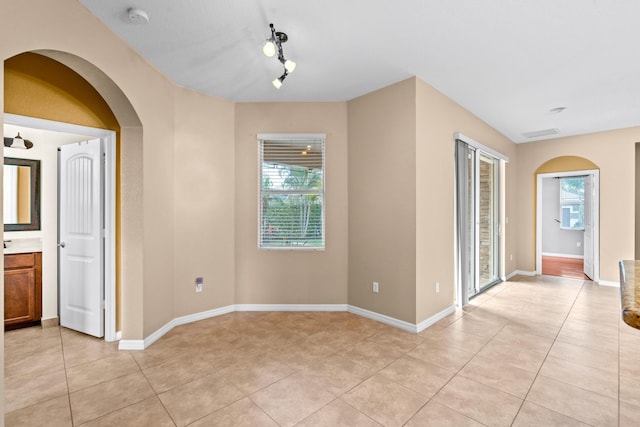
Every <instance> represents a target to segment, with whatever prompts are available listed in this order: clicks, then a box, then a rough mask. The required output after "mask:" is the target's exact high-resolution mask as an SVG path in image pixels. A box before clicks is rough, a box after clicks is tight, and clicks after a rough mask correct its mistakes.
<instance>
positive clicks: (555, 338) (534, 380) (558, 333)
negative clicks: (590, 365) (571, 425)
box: [511, 279, 620, 424]
mask: <svg viewBox="0 0 640 427" xmlns="http://www.w3.org/2000/svg"><path fill="white" fill-rule="evenodd" d="M576 280H577V279H576ZM584 283H585V282H584V281H583V282H582V285H580V290H579V291H578V292H576V295H575V297H574V298H573V302H572V303H571V307H570V308H569V310H568V311H567V314H566V315H565V316H564V320H563V321H562V324H561V325H560V327H559V328H558V332H556V335H555V337H554V338H553V342H552V343H551V346H550V347H549V349H548V350H547V354H546V355H545V356H544V359H542V363H541V364H540V367H539V368H538V372H536V376H535V377H534V378H533V381H531V384H530V385H529V388H528V389H527V392H526V394H525V395H524V397H523V398H522V403H521V404H520V407H519V408H518V412H516V416H515V417H514V418H513V421H512V422H511V423H512V424H513V423H514V422H515V420H516V419H517V418H518V415H519V414H520V411H521V410H522V407H523V406H524V403H525V402H526V401H527V397H529V393H530V392H531V389H532V388H533V385H534V384H535V382H536V380H537V379H538V377H539V376H540V371H541V370H542V367H543V366H544V362H546V360H547V358H548V357H549V353H550V352H551V349H552V348H553V345H554V344H555V342H556V341H557V340H558V336H559V335H560V331H562V327H563V326H564V324H565V323H566V321H567V318H568V317H569V314H570V313H571V310H573V307H574V306H575V304H576V301H577V300H578V297H579V296H580V294H581V293H582V291H583V290H584ZM542 376H544V375H542ZM557 381H559V380H557ZM560 382H563V381H560ZM565 384H566V383H565ZM536 405H539V406H542V407H544V408H545V409H548V410H550V411H553V412H556V413H558V412H557V411H555V410H553V409H551V408H547V407H546V406H543V405H540V404H539V403H536ZM619 405H620V404H619V403H618V406H619ZM562 415H565V416H567V417H569V418H572V419H574V420H575V418H573V417H572V416H570V415H567V414H562ZM577 421H580V422H583V421H581V420H577ZM585 424H586V423H585Z"/></svg>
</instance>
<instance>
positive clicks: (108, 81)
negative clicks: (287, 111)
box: [0, 0, 233, 339]
mask: <svg viewBox="0 0 640 427" xmlns="http://www.w3.org/2000/svg"><path fill="white" fill-rule="evenodd" d="M34 10H37V11H38V13H32V12H33V11H34ZM0 14H1V15H2V16H13V17H19V19H20V21H21V23H22V25H25V26H26V27H25V28H27V27H28V28H29V29H30V30H29V31H28V32H15V31H14V30H12V29H11V28H9V27H7V26H4V27H3V28H2V29H0V58H2V59H3V60H5V59H7V58H10V57H12V56H14V55H16V54H19V53H22V52H27V51H38V52H40V51H41V50H42V49H47V50H50V51H53V52H49V53H47V54H48V55H50V56H52V57H55V58H56V59H58V60H60V61H61V62H63V63H65V64H66V65H69V66H71V67H72V68H73V69H74V70H76V71H77V72H78V73H79V74H81V75H82V76H83V77H85V79H87V80H88V81H89V82H90V83H91V84H92V85H93V86H94V87H96V89H97V90H98V91H99V92H100V94H101V95H102V97H103V98H104V99H105V100H106V101H107V103H108V104H109V106H110V107H111V109H112V110H113V112H114V114H115V116H116V117H117V119H118V122H119V123H120V125H121V127H122V140H121V141H122V151H121V160H122V163H121V164H122V206H121V213H122V235H121V241H122V273H121V274H122V319H121V320H122V332H123V338H124V339H142V338H144V337H146V336H148V335H149V334H151V333H152V332H155V331H156V330H158V329H159V328H160V327H161V326H163V325H164V324H166V323H167V322H168V321H170V320H171V319H173V318H174V317H175V316H176V315H175V313H176V312H179V313H185V312H188V311H190V310H191V307H196V306H197V305H198V303H193V302H192V301H189V300H188V299H187V298H185V299H184V300H178V301H175V300H176V298H175V286H174V282H175V279H176V276H179V277H185V276H191V275H192V274H193V273H195V271H196V270H198V271H199V269H198V268H196V267H192V266H187V267H184V268H183V269H181V270H180V272H177V271H176V268H175V265H176V264H175V263H176V258H175V257H174V254H175V253H176V252H180V253H184V252H186V251H188V250H189V248H190V247H192V245H191V244H190V242H189V243H186V242H185V241H184V240H182V241H181V243H180V244H176V239H177V238H176V237H175V236H176V234H175V233H174V225H175V218H174V214H175V212H176V210H177V209H175V210H174V206H175V203H174V188H175V181H176V180H177V179H183V177H184V175H183V173H182V172H183V170H182V169H176V168H175V162H174V154H175V144H178V143H180V141H177V138H176V129H175V126H174V121H175V120H176V116H175V115H176V114H179V115H180V118H181V120H182V119H183V118H184V117H186V116H188V115H189V112H188V108H189V107H188V103H187V102H180V101H182V100H184V99H185V98H182V97H183V96H185V95H184V93H183V92H182V91H177V87H176V86H175V85H174V84H173V83H171V82H170V81H169V80H168V79H167V78H166V77H165V76H163V75H162V74H160V73H158V72H157V71H156V70H155V68H154V67H152V66H150V64H149V63H147V62H146V61H145V60H144V59H142V58H141V57H140V56H139V55H138V54H137V53H136V52H135V51H134V50H133V49H131V48H130V47H129V46H128V45H127V44H125V43H124V42H123V41H122V40H120V39H119V38H117V37H116V36H115V35H114V34H113V33H112V32H111V31H110V30H109V29H107V28H106V27H105V26H104V25H103V24H102V23H101V22H100V21H99V20H98V19H97V18H96V17H95V16H93V15H92V14H91V13H89V12H88V11H87V10H86V9H85V8H84V7H83V6H82V5H80V4H79V3H78V2H77V1H74V0H51V1H47V2H41V1H37V0H8V1H3V2H2V3H1V5H0ZM86 34H91V37H86ZM61 52H62V53H61ZM123 64H126V66H123ZM3 92H4V89H2V90H0V98H2V97H3ZM216 102H219V101H216V100H212V101H211V103H212V104H216ZM222 104H225V103H222ZM225 105H227V106H226V110H227V111H228V113H226V114H224V115H221V116H218V115H210V114H208V112H207V111H197V112H196V111H194V112H193V114H194V117H197V118H200V119H201V120H200V121H199V123H191V124H192V126H191V130H190V132H193V134H196V135H203V134H206V133H208V132H209V131H210V130H211V128H212V127H215V125H216V124H218V125H219V127H220V129H222V130H221V131H220V133H215V134H214V136H213V137H212V138H213V139H215V140H216V141H217V140H218V139H217V138H218V136H219V137H220V138H227V137H228V136H229V135H232V130H233V123H229V121H228V118H229V114H232V106H231V105H229V104H225ZM224 120H227V121H226V122H225V121H224ZM225 129H226V130H225ZM184 131H185V129H184V128H182V129H181V130H180V131H179V133H180V136H181V135H182V132H184ZM218 148H220V149H221V153H220V154H221V155H222V156H224V155H225V154H227V153H228V152H229V149H228V147H226V148H224V147H218V146H216V147H215V148H214V150H218ZM211 157H216V156H213V155H212V156H211ZM226 241H228V240H226ZM226 241H225V242H226ZM183 245H185V246H183ZM231 250H232V249H231ZM212 255H215V251H214V252H213V254H212ZM221 277H222V281H226V280H228V279H229V273H228V271H227V272H222V273H221ZM212 279H213V278H212ZM214 282H215V280H212V282H211V283H214ZM191 304H193V306H191Z"/></svg>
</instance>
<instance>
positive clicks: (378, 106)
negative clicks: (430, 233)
mask: <svg viewBox="0 0 640 427" xmlns="http://www.w3.org/2000/svg"><path fill="white" fill-rule="evenodd" d="M347 106H348V115H349V304H351V305H354V306H356V307H359V308H363V309H366V310H370V311H373V312H376V313H380V314H384V315H387V316H391V317H394V318H396V319H400V320H404V321H405V322H409V323H415V321H416V313H415V307H416V304H415V296H416V288H415V284H416V251H415V248H416V161H415V156H416V114H415V111H416V90H415V79H414V78H411V79H408V80H404V81H402V82H399V83H396V84H393V85H391V86H388V87H386V88H383V89H380V90H377V91H375V92H372V93H369V94H367V95H363V96H361V97H359V98H356V99H353V100H351V101H349V102H348V103H347ZM372 282H378V283H379V289H380V291H379V293H377V294H376V293H373V292H372Z"/></svg>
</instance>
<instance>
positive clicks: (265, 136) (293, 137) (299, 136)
mask: <svg viewBox="0 0 640 427" xmlns="http://www.w3.org/2000/svg"><path fill="white" fill-rule="evenodd" d="M305 139H322V141H323V144H322V145H323V153H322V154H323V173H322V239H323V245H322V246H321V247H309V246H300V247H297V246H284V247H276V246H261V245H260V242H261V234H260V228H261V221H262V212H261V209H260V207H261V205H262V202H261V198H262V190H261V189H262V170H261V169H262V159H261V153H260V152H261V149H260V147H261V141H264V140H276V141H299V140H305ZM257 141H258V150H257V154H258V161H257V163H258V174H257V176H258V204H257V208H258V212H257V213H258V227H257V231H258V233H257V243H258V250H264V251H324V250H325V249H326V246H327V234H326V223H325V220H326V211H327V198H326V189H325V183H326V176H325V175H326V161H327V153H326V151H327V148H326V143H327V134H325V133H259V134H257ZM284 193H287V192H283V194H284ZM300 193H305V191H304V190H302V191H300ZM313 193H314V194H315V192H313Z"/></svg>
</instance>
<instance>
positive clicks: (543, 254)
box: [542, 252, 584, 259]
mask: <svg viewBox="0 0 640 427" xmlns="http://www.w3.org/2000/svg"><path fill="white" fill-rule="evenodd" d="M542 256H552V257H557V258H574V259H584V255H571V254H556V253H553V252H542Z"/></svg>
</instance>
